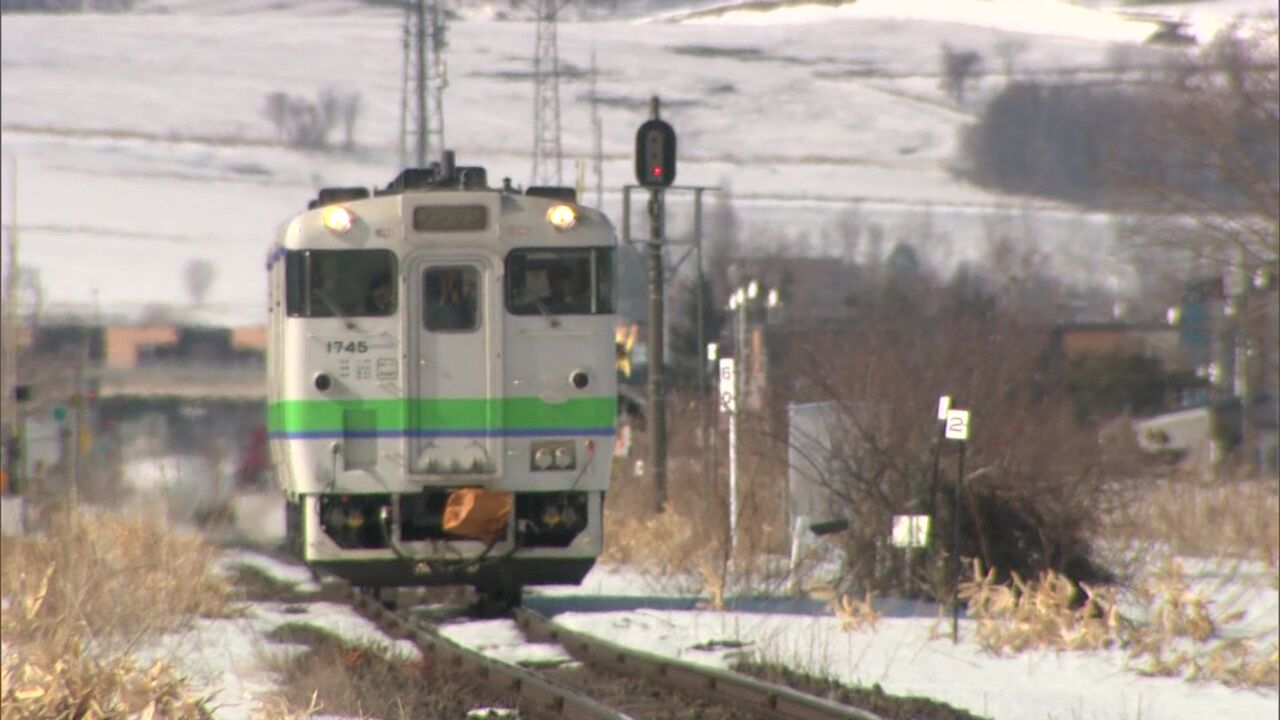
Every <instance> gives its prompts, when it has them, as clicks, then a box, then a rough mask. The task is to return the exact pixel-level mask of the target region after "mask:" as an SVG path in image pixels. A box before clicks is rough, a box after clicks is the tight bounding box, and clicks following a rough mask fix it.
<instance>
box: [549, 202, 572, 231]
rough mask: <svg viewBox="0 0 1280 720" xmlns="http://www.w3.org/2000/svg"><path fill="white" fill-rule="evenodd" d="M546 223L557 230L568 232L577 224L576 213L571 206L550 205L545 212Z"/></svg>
mask: <svg viewBox="0 0 1280 720" xmlns="http://www.w3.org/2000/svg"><path fill="white" fill-rule="evenodd" d="M547 222H549V223H551V226H552V227H554V228H555V229H557V230H568V229H569V228H571V227H573V225H574V223H576V222H578V211H577V210H575V209H574V208H573V206H572V205H552V206H551V209H550V210H548V211H547Z"/></svg>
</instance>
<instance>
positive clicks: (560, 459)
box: [555, 445, 573, 468]
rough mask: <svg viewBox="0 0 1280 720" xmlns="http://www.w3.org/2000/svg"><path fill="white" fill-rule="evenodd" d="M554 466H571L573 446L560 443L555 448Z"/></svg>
mask: <svg viewBox="0 0 1280 720" xmlns="http://www.w3.org/2000/svg"><path fill="white" fill-rule="evenodd" d="M555 465H556V467H558V468H571V467H573V446H572V445H561V446H560V447H558V448H556V462H555Z"/></svg>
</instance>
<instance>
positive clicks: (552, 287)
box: [506, 248, 614, 315]
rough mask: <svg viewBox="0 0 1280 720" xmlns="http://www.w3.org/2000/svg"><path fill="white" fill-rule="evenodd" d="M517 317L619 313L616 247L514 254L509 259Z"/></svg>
mask: <svg viewBox="0 0 1280 720" xmlns="http://www.w3.org/2000/svg"><path fill="white" fill-rule="evenodd" d="M506 275H507V309H508V310H509V311H511V313H512V314H513V315H604V314H609V313H612V312H613V311H614V299H613V295H614V275H613V249H612V248H564V249H556V250H513V251H511V253H510V254H509V255H507V274H506Z"/></svg>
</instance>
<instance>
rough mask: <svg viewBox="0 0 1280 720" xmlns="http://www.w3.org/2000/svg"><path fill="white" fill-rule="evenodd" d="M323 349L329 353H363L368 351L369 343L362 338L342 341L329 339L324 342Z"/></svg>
mask: <svg viewBox="0 0 1280 720" xmlns="http://www.w3.org/2000/svg"><path fill="white" fill-rule="evenodd" d="M324 348H325V351H326V352H328V353H329V354H330V355H337V354H341V353H364V352H369V343H368V342H366V341H364V340H349V341H347V342H343V341H341V340H330V341H329V342H327V343H325V344H324Z"/></svg>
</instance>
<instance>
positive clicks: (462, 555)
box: [267, 153, 617, 604]
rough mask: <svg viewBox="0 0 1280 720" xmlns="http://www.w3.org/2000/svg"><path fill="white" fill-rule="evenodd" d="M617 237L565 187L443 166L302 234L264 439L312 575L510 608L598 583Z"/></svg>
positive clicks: (281, 310) (281, 290) (280, 320)
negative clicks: (527, 184) (447, 590)
mask: <svg viewBox="0 0 1280 720" xmlns="http://www.w3.org/2000/svg"><path fill="white" fill-rule="evenodd" d="M616 243H617V239H616V234H615V232H614V229H613V226H612V225H611V224H610V223H609V221H608V220H607V219H606V218H605V217H604V215H603V214H601V213H599V212H597V211H596V210H593V209H590V208H586V207H582V206H579V205H577V204H576V202H575V197H574V192H573V191H572V190H571V189H569V188H530V189H528V190H527V191H525V192H523V193H521V192H518V191H517V190H516V189H514V188H512V187H511V185H510V183H509V182H505V181H504V183H503V187H501V188H490V187H489V186H488V183H487V181H486V175H485V171H484V169H483V168H478V167H456V166H455V165H454V163H453V160H452V154H449V153H446V155H445V161H444V162H443V163H440V164H433V165H432V166H431V167H429V168H415V169H409V170H405V171H404V172H403V173H401V174H400V176H399V177H397V178H396V179H395V180H394V181H392V182H391V184H390V185H388V186H387V187H386V188H385V189H378V190H375V191H374V192H372V193H370V192H369V190H368V189H366V188H330V189H326V190H322V191H321V192H320V195H319V198H318V199H317V200H315V201H313V202H312V203H311V207H310V209H308V210H307V211H306V212H304V213H302V214H300V215H298V216H296V217H295V218H293V219H292V220H291V221H290V222H289V223H288V225H287V226H286V227H285V228H284V230H283V234H282V235H281V237H280V238H279V239H278V241H277V242H276V244H275V245H274V247H273V248H272V251H271V253H270V257H269V260H268V263H267V266H268V271H269V273H270V293H269V303H270V340H269V344H268V345H269V350H268V375H269V379H268V429H269V433H270V444H271V454H272V458H273V461H274V463H275V465H276V467H277V471H278V477H279V482H280V485H281V489H282V490H283V492H284V494H285V496H286V500H287V502H288V519H287V526H288V533H289V538H290V542H291V544H292V546H293V548H294V550H295V551H296V552H297V553H299V555H300V557H301V558H302V559H303V560H304V561H305V562H307V563H308V564H310V565H312V566H315V567H318V568H320V569H323V570H325V571H328V572H332V573H334V574H337V575H339V576H341V577H344V578H347V579H348V580H350V581H351V582H353V583H355V584H357V585H362V586H368V587H389V586H400V585H429V584H469V585H472V586H474V587H475V588H476V589H477V591H478V592H479V593H481V594H482V596H483V597H487V598H489V599H491V600H493V601H496V602H499V603H502V604H516V603H518V602H519V601H520V597H521V589H522V588H523V586H525V585H532V584H547V583H577V582H579V581H580V580H581V579H582V577H583V576H584V575H585V574H586V573H587V571H588V570H589V569H590V568H591V566H592V565H593V564H594V562H595V559H596V557H597V556H598V555H599V553H600V549H601V543H602V539H603V518H602V506H603V501H604V493H605V491H606V489H607V488H608V484H609V473H610V467H611V465H612V455H613V439H614V433H615V428H616V404H617V394H616V393H617V390H616V370H615V362H616V355H615V346H614V326H615V321H614V306H615V284H616V283H615V270H614V252H615V247H616Z"/></svg>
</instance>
